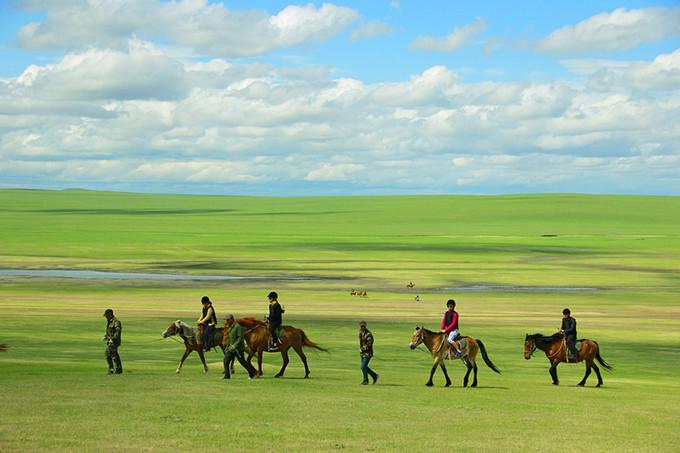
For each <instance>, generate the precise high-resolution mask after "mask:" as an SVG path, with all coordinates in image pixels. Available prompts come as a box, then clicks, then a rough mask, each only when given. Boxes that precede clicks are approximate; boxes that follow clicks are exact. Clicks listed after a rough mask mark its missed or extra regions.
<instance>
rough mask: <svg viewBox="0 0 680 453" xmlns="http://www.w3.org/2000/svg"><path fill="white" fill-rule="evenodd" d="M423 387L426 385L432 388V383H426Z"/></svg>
mask: <svg viewBox="0 0 680 453" xmlns="http://www.w3.org/2000/svg"><path fill="white" fill-rule="evenodd" d="M425 385H427V386H428V387H432V386H433V385H434V384H432V382H428V383H427V384H425Z"/></svg>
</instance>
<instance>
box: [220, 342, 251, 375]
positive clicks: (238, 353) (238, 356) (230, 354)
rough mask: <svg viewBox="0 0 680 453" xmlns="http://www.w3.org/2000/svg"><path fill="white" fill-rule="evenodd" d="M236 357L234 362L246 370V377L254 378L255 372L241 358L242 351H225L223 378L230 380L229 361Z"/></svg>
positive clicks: (243, 358)
mask: <svg viewBox="0 0 680 453" xmlns="http://www.w3.org/2000/svg"><path fill="white" fill-rule="evenodd" d="M234 357H236V360H238V363H240V364H241V366H242V367H243V368H245V369H246V371H247V372H248V376H250V377H254V376H255V374H257V372H256V371H255V368H254V367H253V366H252V365H251V364H250V363H248V361H247V360H246V359H245V357H243V351H238V350H236V351H230V350H228V349H227V350H226V351H225V353H224V378H225V379H229V378H231V372H230V371H229V363H230V362H231V359H232V358H234Z"/></svg>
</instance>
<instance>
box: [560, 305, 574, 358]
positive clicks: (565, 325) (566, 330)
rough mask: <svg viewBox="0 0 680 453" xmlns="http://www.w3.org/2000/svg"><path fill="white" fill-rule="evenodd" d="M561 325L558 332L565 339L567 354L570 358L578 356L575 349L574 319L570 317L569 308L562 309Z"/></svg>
mask: <svg viewBox="0 0 680 453" xmlns="http://www.w3.org/2000/svg"><path fill="white" fill-rule="evenodd" d="M562 315H563V316H562V327H561V328H560V332H561V333H562V335H564V336H565V337H566V339H567V347H568V348H569V355H570V356H571V357H572V358H575V357H578V352H577V351H576V320H575V319H574V318H572V317H571V310H569V309H568V308H565V309H564V310H562Z"/></svg>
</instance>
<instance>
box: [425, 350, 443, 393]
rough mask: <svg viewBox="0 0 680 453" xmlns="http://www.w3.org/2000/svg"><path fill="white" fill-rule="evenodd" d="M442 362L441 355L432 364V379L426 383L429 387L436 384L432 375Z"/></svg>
mask: <svg viewBox="0 0 680 453" xmlns="http://www.w3.org/2000/svg"><path fill="white" fill-rule="evenodd" d="M440 362H441V359H440V358H439V357H437V358H436V359H434V364H432V369H431V370H430V380H429V381H427V383H426V384H425V385H427V386H428V387H432V386H433V385H434V384H433V383H432V376H434V372H435V371H437V366H438V365H439V363H440Z"/></svg>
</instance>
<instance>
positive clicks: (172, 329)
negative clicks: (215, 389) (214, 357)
mask: <svg viewBox="0 0 680 453" xmlns="http://www.w3.org/2000/svg"><path fill="white" fill-rule="evenodd" d="M223 330H224V328H221V329H215V330H214V331H213V338H212V344H214V345H219V346H220V348H222V353H224V346H223V345H222V344H221V343H220V340H221V339H222V332H223ZM173 335H178V336H179V337H180V338H182V340H184V354H183V355H182V358H181V359H180V361H179V365H178V366H177V369H176V370H175V373H177V374H179V372H180V371H182V365H184V361H185V360H186V359H187V357H189V354H191V352H192V351H196V352H197V353H198V357H199V358H200V359H201V363H202V364H203V372H204V373H207V372H208V365H207V364H206V363H205V356H204V354H203V344H201V343H200V342H198V341H197V340H196V336H197V332H196V331H195V330H194V328H193V327H191V326H189V325H188V324H187V323H185V322H184V321H180V320H179V319H178V320H177V321H174V322H172V323H170V325H169V326H168V328H167V329H165V332H163V338H168V337H171V336H173ZM232 366H233V365H232Z"/></svg>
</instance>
